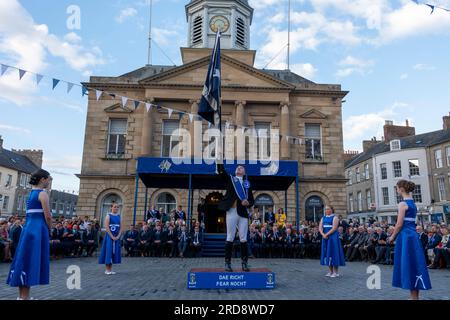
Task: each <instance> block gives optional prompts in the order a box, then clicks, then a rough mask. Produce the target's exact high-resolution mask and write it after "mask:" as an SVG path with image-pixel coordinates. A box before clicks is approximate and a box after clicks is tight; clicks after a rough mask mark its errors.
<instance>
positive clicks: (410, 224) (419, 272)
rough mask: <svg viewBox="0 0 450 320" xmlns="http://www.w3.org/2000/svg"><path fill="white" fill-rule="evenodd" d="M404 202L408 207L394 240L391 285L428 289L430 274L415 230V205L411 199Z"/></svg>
mask: <svg viewBox="0 0 450 320" xmlns="http://www.w3.org/2000/svg"><path fill="white" fill-rule="evenodd" d="M405 203H406V204H407V205H408V209H407V210H406V213H405V218H404V222H403V227H402V230H401V231H400V232H399V234H398V236H397V239H396V242H395V251H394V274H393V277H392V286H394V287H398V288H403V289H407V290H429V289H431V282H430V276H429V275H428V269H427V264H426V261H425V255H424V253H423V249H422V245H421V244H420V242H419V237H418V236H417V232H416V215H417V207H416V205H415V203H414V200H412V199H407V200H405Z"/></svg>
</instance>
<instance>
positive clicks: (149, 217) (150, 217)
mask: <svg viewBox="0 0 450 320" xmlns="http://www.w3.org/2000/svg"><path fill="white" fill-rule="evenodd" d="M160 219H161V214H160V212H159V211H158V210H156V209H155V206H152V207H151V209H149V210H147V214H146V219H145V220H146V221H151V222H155V221H156V220H160Z"/></svg>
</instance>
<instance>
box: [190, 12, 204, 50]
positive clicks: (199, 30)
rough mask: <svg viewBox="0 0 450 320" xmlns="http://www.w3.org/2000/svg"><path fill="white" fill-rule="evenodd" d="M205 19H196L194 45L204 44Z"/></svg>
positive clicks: (193, 33)
mask: <svg viewBox="0 0 450 320" xmlns="http://www.w3.org/2000/svg"><path fill="white" fill-rule="evenodd" d="M202 38H203V18H202V17H197V18H195V19H194V24H193V28H192V44H194V45H196V44H200V43H202V42H203V39H202Z"/></svg>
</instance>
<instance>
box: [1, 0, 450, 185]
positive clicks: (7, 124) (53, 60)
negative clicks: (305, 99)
mask: <svg viewBox="0 0 450 320" xmlns="http://www.w3.org/2000/svg"><path fill="white" fill-rule="evenodd" d="M187 2H188V0H164V1H162V0H159V1H158V0H155V1H154V21H153V26H154V30H153V32H154V38H155V40H156V42H157V43H158V45H159V47H161V48H162V49H163V50H164V52H165V53H166V54H167V55H168V56H169V57H170V60H169V59H168V58H166V57H165V56H164V54H162V51H161V50H160V49H159V48H158V47H156V46H154V50H153V63H154V64H164V65H171V64H173V63H175V64H177V65H178V64H180V63H181V60H180V53H179V47H180V46H184V45H185V44H186V35H187V23H186V18H185V12H184V5H185V4H186V3H187ZM249 2H250V4H251V5H252V6H253V7H254V8H255V15H254V21H253V25H252V29H251V48H252V49H255V50H258V53H257V61H256V66H257V67H263V66H265V65H266V64H267V63H268V62H269V61H270V60H271V59H272V58H274V56H275V55H276V54H277V53H278V52H279V51H280V50H281V49H282V48H283V47H284V46H285V45H286V43H287V32H286V30H287V22H286V16H287V0H286V1H282V0H250V1H249ZM427 2H428V3H432V4H436V5H441V6H443V7H446V8H450V0H440V1H438V0H435V1H433V0H429V1H427ZM71 5H75V6H78V8H79V9H80V13H81V16H80V22H81V25H80V29H69V28H68V26H67V20H68V19H69V17H70V14H68V13H67V10H68V8H69V7H70V6H71ZM147 30H148V6H147V0H127V1H125V0H108V1H107V0H96V1H88V0H78V1H77V0H71V1H66V0H58V1H54V0H40V1H33V0H21V1H18V0H2V1H1V2H0V63H5V64H9V65H14V66H18V67H21V68H24V69H27V70H30V71H33V72H37V73H42V74H45V75H49V76H52V77H56V78H59V79H64V80H67V81H71V82H74V83H79V82H81V81H86V80H87V79H88V77H89V75H105V76H117V75H120V74H123V73H126V72H128V71H131V70H134V69H137V68H139V67H142V66H143V65H145V64H146V62H147V46H148V42H147ZM292 30H293V31H292V55H291V69H292V70H293V71H294V72H297V73H299V74H300V75H302V76H305V77H307V78H309V79H311V80H313V81H315V82H318V83H340V84H342V87H343V89H344V90H349V91H350V94H349V95H348V96H347V98H346V103H345V104H344V109H343V115H344V136H345V138H344V144H345V149H346V150H348V149H351V150H358V149H361V140H363V139H367V138H370V137H372V136H377V137H378V138H380V137H381V136H382V126H383V123H384V120H385V119H389V120H394V122H396V123H404V122H405V119H409V120H410V122H411V123H412V124H413V125H414V126H415V127H416V131H417V132H418V133H421V132H427V131H432V130H439V129H441V128H442V119H441V118H442V116H443V115H444V114H447V113H448V112H449V111H450V90H449V84H450V63H449V59H450V54H449V53H450V12H445V11H443V10H438V9H436V11H435V12H434V13H433V14H432V15H430V9H429V8H428V7H426V6H424V5H417V4H415V3H414V2H413V1H410V0H403V1H399V0H397V1H395V0H394V1H392V0H391V1H388V0H292ZM171 60H172V61H173V62H172V61H171ZM268 68H272V69H275V68H280V69H285V68H286V54H285V53H284V52H283V53H282V54H280V55H279V56H278V57H276V58H275V59H274V60H273V62H272V63H271V64H270V65H269V66H268ZM86 103H87V102H86V98H82V97H81V94H80V92H79V90H78V89H74V90H73V91H72V92H71V93H70V94H67V93H66V88H65V86H63V85H59V86H58V87H57V88H56V89H55V90H54V91H52V90H51V83H50V81H49V80H47V79H45V80H43V81H42V82H41V84H40V85H39V87H37V86H36V85H35V81H34V78H33V77H32V76H31V75H29V74H27V75H25V77H24V78H23V79H22V81H19V80H18V75H17V72H12V71H8V72H7V73H6V74H5V75H4V76H3V77H1V78H0V134H1V135H2V136H3V139H4V140H5V142H4V146H5V147H6V148H9V149H11V148H15V149H19V148H28V149H29V148H32V149H38V148H40V149H43V150H44V153H45V155H44V166H45V167H46V168H48V169H49V170H51V171H52V173H53V175H54V176H55V181H54V188H57V189H61V190H78V187H79V182H78V179H77V178H76V177H74V174H75V173H78V172H79V171H80V167H81V156H82V150H83V141H84V126H85V118H86Z"/></svg>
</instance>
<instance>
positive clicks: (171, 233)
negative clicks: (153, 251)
mask: <svg viewBox="0 0 450 320" xmlns="http://www.w3.org/2000/svg"><path fill="white" fill-rule="evenodd" d="M176 241H177V235H176V232H175V230H174V226H173V224H169V227H168V230H167V231H166V232H165V233H164V255H165V256H167V257H169V258H172V257H175V254H176V252H175V251H176Z"/></svg>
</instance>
